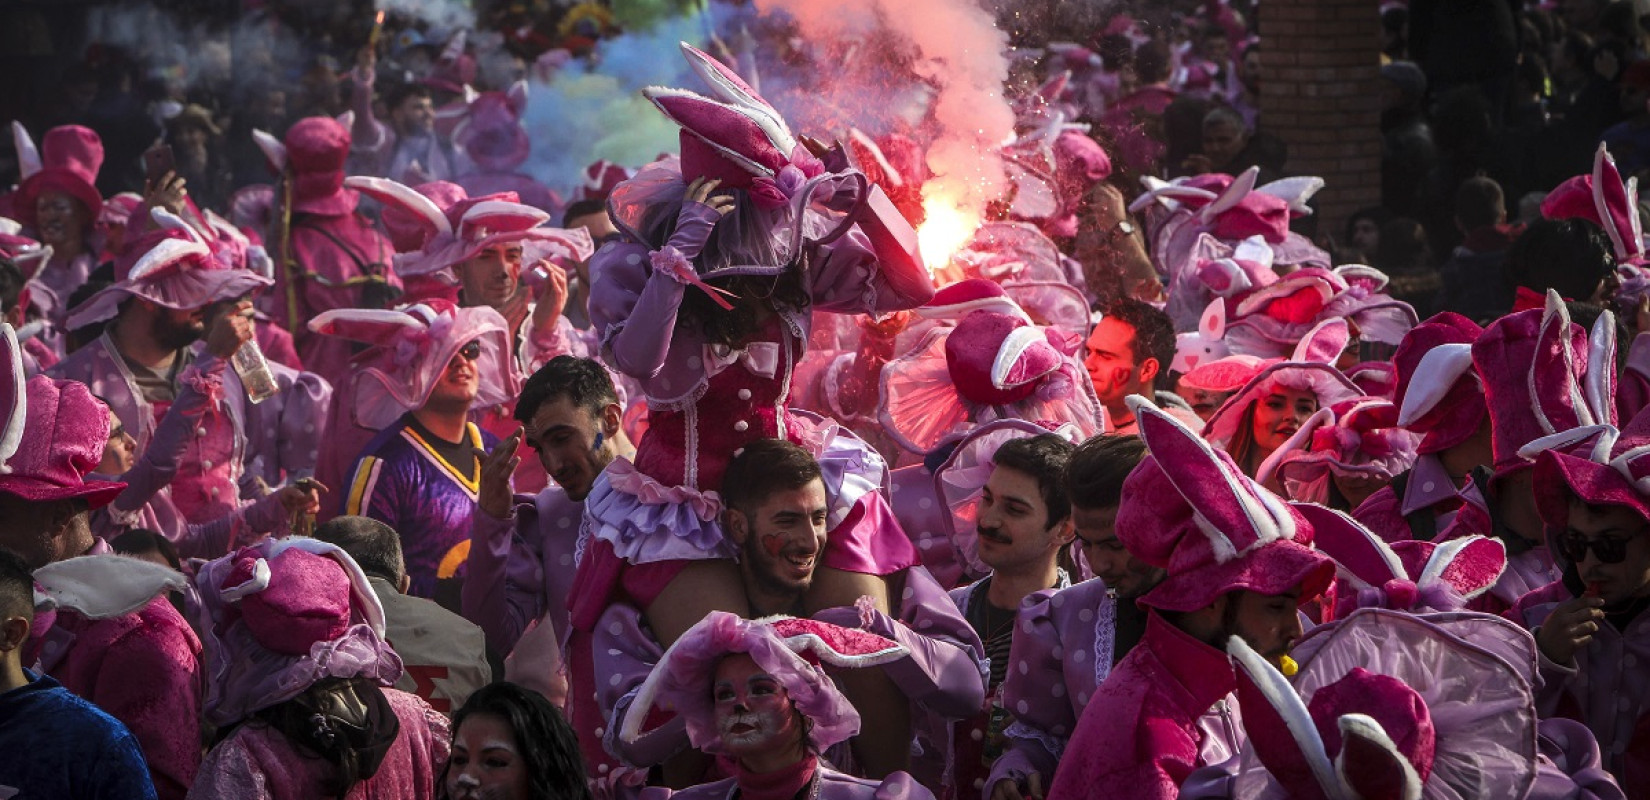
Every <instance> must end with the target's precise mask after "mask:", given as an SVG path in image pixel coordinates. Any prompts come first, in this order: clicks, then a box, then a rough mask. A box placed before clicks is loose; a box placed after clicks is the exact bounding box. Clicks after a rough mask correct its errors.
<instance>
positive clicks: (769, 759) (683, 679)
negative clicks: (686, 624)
mask: <svg viewBox="0 0 1650 800" xmlns="http://www.w3.org/2000/svg"><path fill="white" fill-rule="evenodd" d="M909 655H910V651H909V650H907V649H906V648H905V646H904V645H901V644H898V643H896V642H894V641H891V640H889V639H884V638H882V637H881V636H877V635H876V634H873V633H868V632H866V631H862V630H854V629H850V628H840V627H837V626H835V625H831V624H829V623H824V622H817V621H814V620H808V619H796V618H792V617H770V618H768V619H763V620H745V619H740V618H739V617H737V616H735V615H733V614H728V613H725V612H721V611H715V612H711V614H710V615H709V616H706V617H705V618H704V620H702V621H700V622H699V624H697V625H694V626H693V627H692V628H690V629H688V631H687V632H686V633H684V634H682V636H681V638H679V639H677V640H676V643H675V644H673V645H671V647H670V649H669V650H667V651H665V654H664V657H663V658H661V659H660V660H659V664H658V666H657V667H655V668H654V670H653V673H652V674H651V675H649V676H648V679H647V681H646V682H645V683H643V684H642V686H641V688H640V689H639V690H638V691H637V695H636V700H635V705H634V707H633V708H634V712H635V713H631V714H628V715H627V716H626V717H625V725H624V728H623V729H622V730H620V731H619V734H618V735H619V736H621V737H624V738H625V739H626V740H627V741H634V740H635V739H636V738H637V737H639V736H640V735H642V734H643V733H644V731H643V730H642V721H643V720H644V719H646V718H649V717H650V716H654V714H650V713H649V712H652V711H656V710H668V711H674V712H675V713H676V715H677V716H678V717H681V718H682V720H683V721H684V722H685V723H686V726H687V732H688V738H689V739H690V740H691V741H692V742H693V744H694V746H695V747H698V748H699V749H701V750H703V751H705V752H707V753H714V754H716V755H718V756H721V757H722V758H723V764H724V765H725V766H726V768H727V769H728V770H729V771H730V772H732V774H733V777H731V778H727V779H724V780H721V781H717V782H715V783H707V784H703V785H701V786H695V787H693V788H691V789H686V790H684V791H681V792H678V793H676V794H675V795H674V796H675V797H678V798H680V800H717V798H724V797H729V796H733V795H734V794H735V793H737V796H739V797H741V798H745V800H791V798H795V797H799V796H804V797H807V798H810V799H811V800H873V798H902V799H906V800H932V798H933V794H932V793H930V792H929V791H928V790H927V789H925V788H923V787H922V786H921V785H920V784H918V783H916V782H915V781H913V780H912V779H911V776H910V775H908V774H906V773H904V772H895V773H893V774H892V775H889V776H888V777H887V778H886V779H884V780H882V781H880V782H873V781H867V780H862V779H859V778H854V777H852V776H849V775H845V774H843V773H841V772H837V771H836V770H834V769H831V768H830V767H828V766H826V764H825V763H824V761H823V759H822V758H821V754H823V753H824V752H826V751H827V750H829V749H830V748H831V747H832V746H833V745H836V744H839V743H841V742H844V741H846V740H847V739H848V738H849V737H851V736H853V735H854V734H855V733H857V732H858V731H859V728H860V715H859V712H858V711H856V710H854V706H853V704H851V703H849V702H848V698H846V697H844V696H843V695H842V692H841V691H840V690H839V689H837V686H836V683H835V682H834V681H833V680H832V678H831V672H838V671H848V670H853V669H861V668H866V667H874V666H877V665H880V664H886V663H889V662H892V661H898V660H900V659H902V658H907V657H909ZM827 667H829V668H830V670H829V671H827ZM652 791H657V790H652Z"/></svg>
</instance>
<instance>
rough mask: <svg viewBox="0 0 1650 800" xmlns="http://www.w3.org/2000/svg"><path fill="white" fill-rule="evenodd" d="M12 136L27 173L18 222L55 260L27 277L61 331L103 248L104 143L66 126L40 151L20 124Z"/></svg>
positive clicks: (55, 130)
mask: <svg viewBox="0 0 1650 800" xmlns="http://www.w3.org/2000/svg"><path fill="white" fill-rule="evenodd" d="M12 135H13V139H14V140H15V142H16V143H17V152H18V155H19V162H20V164H21V167H22V173H23V182H22V183H21V184H19V185H18V187H17V196H16V198H15V199H14V200H13V202H14V203H15V209H16V214H17V219H18V221H20V222H22V223H23V225H24V226H25V227H26V228H27V229H28V231H30V235H32V236H34V238H36V239H39V240H40V242H41V243H42V244H44V245H47V246H49V247H50V248H51V249H52V256H51V259H50V260H49V261H47V262H46V263H45V264H43V265H42V266H41V267H40V268H39V271H38V272H36V273H35V274H33V275H27V276H25V277H27V278H31V279H33V280H34V281H35V285H36V286H38V287H40V290H39V291H38V292H37V295H38V296H36V297H35V298H34V300H35V302H36V303H37V304H39V305H40V306H41V307H42V308H43V309H44V310H45V312H46V316H47V318H48V319H50V320H51V322H52V324H53V325H55V326H58V327H59V328H61V327H62V326H63V323H64V317H65V315H67V314H68V311H69V294H70V293H71V292H73V291H74V290H75V289H76V288H78V287H79V286H80V285H81V284H83V283H85V282H86V277H87V276H88V275H90V274H91V272H92V269H93V268H94V267H96V266H97V259H98V254H99V253H100V251H101V250H102V243H101V241H100V237H98V236H97V235H96V233H97V231H96V226H95V223H96V221H97V218H98V214H99V213H101V212H102V211H103V195H101V194H99V193H98V191H97V173H98V170H99V169H101V168H102V166H103V140H102V139H100V138H99V137H98V135H97V134H96V133H94V132H93V131H92V130H91V129H90V128H84V127H81V126H79V125H64V126H62V127H58V128H52V129H51V130H49V131H46V135H45V137H44V138H43V139H41V147H40V149H39V151H38V152H37V151H36V150H35V147H34V142H33V141H31V140H30V139H29V134H28V132H27V131H25V130H24V129H23V127H22V126H21V125H20V124H18V123H15V122H14V123H12Z"/></svg>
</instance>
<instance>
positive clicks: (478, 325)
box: [309, 299, 516, 430]
mask: <svg viewBox="0 0 1650 800" xmlns="http://www.w3.org/2000/svg"><path fill="white" fill-rule="evenodd" d="M309 329H310V330H311V331H314V332H315V333H319V334H322V335H325V336H336V337H338V338H341V339H348V340H350V341H354V342H362V343H364V344H370V345H373V346H374V347H375V348H376V350H374V351H373V352H372V354H371V355H367V356H366V357H365V360H364V361H363V364H362V367H361V369H360V371H359V372H358V373H357V375H358V377H357V378H356V381H357V383H356V396H355V407H354V408H353V409H350V413H351V414H353V415H354V417H355V421H356V422H357V423H358V424H360V425H361V426H363V427H366V428H371V429H373V430H382V429H383V428H387V427H389V426H390V425H392V424H394V423H395V421H396V420H397V419H398V418H400V416H401V415H402V414H405V413H407V412H408V411H412V410H414V409H417V408H420V407H422V406H423V405H424V403H425V402H426V401H428V400H429V398H430V392H431V391H433V390H434V389H435V385H436V382H437V381H439V380H440V379H441V376H442V374H443V373H444V372H446V369H447V365H448V363H449V362H451V361H452V359H453V357H454V356H455V355H457V353H458V351H459V349H460V348H462V347H464V346H465V345H466V344H469V343H470V342H472V341H479V342H481V358H480V360H479V361H477V362H476V370H477V373H478V376H479V378H480V389H479V391H478V392H477V393H476V399H475V402H474V403H473V404H472V406H471V407H472V408H486V407H488V406H494V405H499V404H502V403H508V402H510V401H511V400H513V399H515V396H516V378H515V371H514V370H512V369H511V368H510V333H509V330H510V329H509V326H508V323H506V322H505V321H504V317H502V316H499V313H498V312H497V311H494V310H493V309H491V308H487V307H485V306H477V307H475V308H459V307H457V306H455V305H453V304H452V303H450V302H447V301H444V300H435V299H432V300H428V301H425V302H422V303H415V304H412V305H408V306H402V307H400V308H394V309H382V310H380V309H365V308H340V309H333V310H331V311H324V312H322V313H321V314H319V315H317V316H316V317H315V318H314V319H312V320H310V321H309Z"/></svg>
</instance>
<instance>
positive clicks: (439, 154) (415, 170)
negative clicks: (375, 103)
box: [350, 47, 464, 184]
mask: <svg viewBox="0 0 1650 800" xmlns="http://www.w3.org/2000/svg"><path fill="white" fill-rule="evenodd" d="M377 62H378V59H377V57H376V56H375V55H374V53H373V52H372V48H370V47H368V48H362V49H361V52H360V54H359V57H358V58H357V60H356V68H355V72H354V73H352V77H353V78H354V80H355V89H354V92H353V93H352V95H351V99H350V100H351V102H350V104H351V107H352V108H353V109H354V111H355V124H354V127H353V128H352V130H351V131H350V133H351V138H352V139H353V140H354V146H353V147H351V148H350V165H351V167H352V172H354V173H355V174H357V175H380V176H383V177H386V178H390V179H392V180H397V181H404V182H406V183H409V184H417V183H423V182H425V181H450V180H453V179H454V178H455V177H457V176H458V175H459V173H460V172H461V171H462V170H461V167H463V166H464V165H463V164H461V163H460V160H459V155H458V151H456V150H455V149H453V145H452V142H450V141H448V140H447V138H446V137H445V136H443V135H442V134H441V133H440V132H438V131H437V130H436V129H435V102H434V100H433V95H431V94H430V89H429V87H427V86H425V85H424V84H422V83H405V84H402V85H400V86H396V87H395V88H392V89H390V90H389V91H388V92H387V93H385V95H384V107H385V108H387V109H389V112H390V113H389V124H388V125H385V124H384V123H383V122H380V121H379V120H378V119H377V118H376V117H374V116H373V113H372V95H373V84H374V82H375V78H376V71H377Z"/></svg>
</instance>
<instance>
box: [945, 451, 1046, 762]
mask: <svg viewBox="0 0 1650 800" xmlns="http://www.w3.org/2000/svg"><path fill="white" fill-rule="evenodd" d="M1071 453H1072V444H1071V442H1068V441H1066V440H1065V439H1064V438H1063V437H1061V436H1059V435H1057V434H1052V433H1045V434H1041V435H1038V436H1031V437H1026V438H1023V439H1011V440H1009V441H1007V442H1005V443H1003V444H1002V445H1001V446H1000V447H998V448H997V452H996V453H995V454H994V455H993V456H992V461H993V463H994V466H993V467H992V470H991V477H989V478H987V479H986V483H985V487H984V488H983V489H982V491H981V494H980V502H979V507H978V510H977V511H976V512H975V527H976V530H977V532H978V534H979V557H980V561H982V562H984V563H985V565H986V566H988V567H990V568H991V574H990V575H987V576H986V577H984V578H982V579H981V580H979V581H977V582H975V583H972V584H969V585H968V586H964V587H962V588H959V589H953V590H952V591H951V599H952V601H953V602H955V603H956V604H957V607H958V608H959V609H961V610H962V612H963V616H964V618H965V619H967V620H968V624H969V626H970V627H972V628H973V629H974V633H975V634H977V635H978V636H979V637H980V641H981V642H983V643H984V644H985V651H986V656H987V657H988V658H989V659H990V661H991V675H990V680H989V683H988V684H987V690H986V691H987V707H986V708H985V710H984V712H983V714H982V715H981V716H980V717H977V718H976V719H973V720H970V721H969V722H967V723H965V724H964V725H962V726H959V729H958V731H957V737H956V738H957V741H956V748H957V752H958V758H957V780H958V785H960V786H964V787H973V788H975V789H983V788H984V786H985V780H986V777H987V776H988V774H989V773H990V771H991V767H992V764H993V763H994V762H996V760H997V758H998V757H999V756H1001V755H1002V754H1003V752H1004V751H1005V749H1006V748H1007V744H1008V741H1007V739H1006V738H1005V735H1004V732H1005V730H1006V729H1007V727H1008V724H1009V722H1010V721H1011V720H1012V715H1011V714H1010V712H1009V710H1008V709H1006V708H1005V707H1004V704H1003V702H1002V697H1001V695H1000V693H999V690H1000V688H1001V686H1002V684H1003V679H1004V678H1005V677H1007V674H1008V667H1009V647H1010V645H1011V644H1012V643H1013V640H1014V630H1015V625H1014V622H1015V616H1016V614H1017V613H1018V612H1019V610H1020V603H1021V602H1022V601H1024V600H1025V599H1026V597H1027V596H1029V595H1031V594H1032V593H1034V592H1040V591H1043V590H1046V589H1064V588H1065V587H1067V586H1070V585H1071V579H1070V578H1069V577H1068V576H1067V575H1066V572H1065V570H1063V569H1060V567H1059V566H1058V563H1057V562H1058V558H1059V555H1060V550H1061V548H1063V547H1065V546H1066V545H1068V544H1071V539H1072V535H1073V533H1072V519H1071V504H1070V502H1069V501H1068V499H1067V497H1066V492H1065V488H1064V486H1063V485H1062V483H1061V480H1060V477H1061V474H1062V473H1063V472H1064V471H1065V469H1066V463H1067V461H1068V460H1069V459H1070V458H1071ZM976 733H978V735H979V738H975V734H976Z"/></svg>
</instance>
